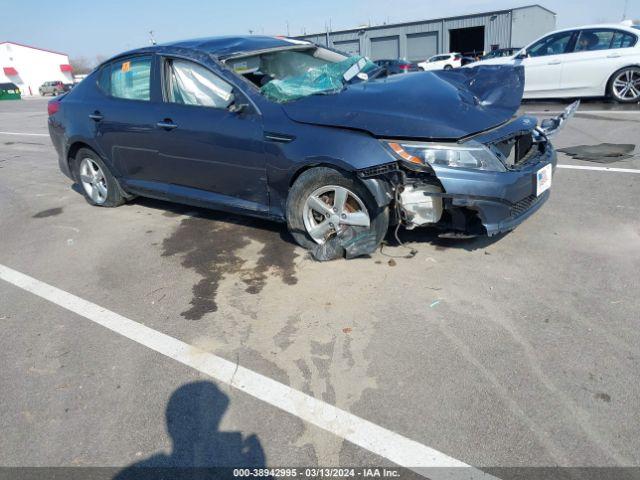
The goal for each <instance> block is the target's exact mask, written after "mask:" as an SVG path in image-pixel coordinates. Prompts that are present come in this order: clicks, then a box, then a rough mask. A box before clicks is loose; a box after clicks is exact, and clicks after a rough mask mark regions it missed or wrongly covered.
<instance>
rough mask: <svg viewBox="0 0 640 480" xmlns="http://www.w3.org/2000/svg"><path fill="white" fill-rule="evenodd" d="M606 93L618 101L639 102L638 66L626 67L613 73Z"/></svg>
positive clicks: (639, 81) (639, 71) (639, 80)
mask: <svg viewBox="0 0 640 480" xmlns="http://www.w3.org/2000/svg"><path fill="white" fill-rule="evenodd" d="M608 93H609V95H611V97H612V98H613V99H614V100H616V101H617V102H620V103H637V102H640V68H639V67H627V68H623V69H622V70H618V71H617V72H616V73H614V74H613V76H612V77H611V80H610V81H609V92H608Z"/></svg>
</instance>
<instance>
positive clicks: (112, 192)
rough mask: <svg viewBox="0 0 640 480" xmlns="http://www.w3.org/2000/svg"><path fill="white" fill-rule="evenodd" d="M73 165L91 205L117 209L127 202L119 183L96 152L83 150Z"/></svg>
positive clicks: (83, 192)
mask: <svg viewBox="0 0 640 480" xmlns="http://www.w3.org/2000/svg"><path fill="white" fill-rule="evenodd" d="M73 163H74V168H73V172H74V177H75V179H76V182H78V184H79V185H80V188H81V189H82V194H83V195H84V198H85V199H86V200H87V202H89V203H90V204H91V205H95V206H99V207H117V206H118V205H122V204H123V203H124V202H125V199H124V197H123V196H122V193H121V190H120V186H119V185H118V181H117V180H116V179H115V177H114V176H113V175H111V172H109V169H108V168H107V166H106V165H105V164H104V162H103V161H102V159H101V158H100V157H99V156H98V155H97V154H96V153H95V152H94V151H92V150H89V149H88V148H81V149H80V150H78V153H77V154H76V156H75V158H74V161H73Z"/></svg>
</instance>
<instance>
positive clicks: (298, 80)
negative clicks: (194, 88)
mask: <svg viewBox="0 0 640 480" xmlns="http://www.w3.org/2000/svg"><path fill="white" fill-rule="evenodd" d="M227 63H228V64H229V66H230V67H231V68H232V69H233V70H234V71H235V72H236V73H239V74H241V75H243V76H244V77H245V78H247V79H248V80H250V81H251V82H253V83H254V84H256V85H257V86H258V87H259V88H260V91H261V92H262V94H263V95H264V96H265V97H267V98H268V99H269V100H271V101H274V102H278V103H282V102H290V101H292V100H297V99H299V98H303V97H307V96H309V95H318V94H331V93H337V92H339V91H341V90H342V89H343V88H344V86H345V84H346V83H348V82H349V81H351V80H353V79H354V78H356V77H358V76H360V77H361V78H362V79H363V80H365V79H366V78H367V77H366V76H363V75H362V74H363V73H366V72H371V71H372V70H374V69H378V68H379V67H378V66H377V65H375V64H374V63H372V62H371V61H369V60H367V59H365V58H363V57H347V56H345V55H342V54H339V53H337V52H333V51H331V50H327V49H324V48H308V49H304V50H280V51H275V52H268V53H263V54H260V55H253V56H249V57H242V58H235V59H231V60H229V61H228V62H227Z"/></svg>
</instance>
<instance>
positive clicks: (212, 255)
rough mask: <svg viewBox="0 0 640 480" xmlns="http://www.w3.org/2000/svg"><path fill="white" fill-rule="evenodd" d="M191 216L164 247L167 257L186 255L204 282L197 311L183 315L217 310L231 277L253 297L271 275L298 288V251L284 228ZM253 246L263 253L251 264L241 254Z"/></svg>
mask: <svg viewBox="0 0 640 480" xmlns="http://www.w3.org/2000/svg"><path fill="white" fill-rule="evenodd" d="M188 215H189V216H188V217H187V218H184V219H182V220H181V221H180V224H179V226H178V228H177V229H176V230H175V231H174V232H173V234H172V235H171V236H169V237H167V238H166V239H165V240H164V241H163V244H162V247H163V253H162V255H163V256H173V255H182V266H183V267H185V268H189V269H193V270H194V271H195V272H197V273H198V275H200V276H201V277H202V279H201V280H200V281H199V282H198V283H196V284H195V285H194V286H193V288H192V292H193V297H192V299H191V301H190V305H191V307H190V308H189V309H188V310H186V311H184V312H182V316H183V317H184V318H186V319H188V320H199V319H201V318H202V317H203V316H204V315H205V314H207V313H209V312H215V311H217V310H218V305H217V303H216V293H217V290H218V286H219V285H220V282H221V281H222V279H223V278H224V277H225V276H228V275H238V276H239V277H240V279H241V281H242V282H243V283H244V284H245V290H246V292H248V293H250V294H258V293H260V292H261V291H262V289H263V287H264V286H265V284H266V282H267V280H268V278H269V277H270V276H275V277H279V278H280V279H281V281H282V282H283V283H284V284H286V285H294V284H296V283H297V281H298V280H297V278H296V274H295V258H296V251H295V250H296V246H295V244H294V243H293V239H292V238H291V237H289V234H288V232H287V230H286V227H284V226H283V225H280V224H277V223H273V222H268V221H264V220H256V219H250V218H243V217H236V216H233V215H226V214H223V213H218V212H209V211H204V210H197V211H193V210H192V211H190V212H189V213H188ZM166 216H175V213H170V212H167V213H166ZM252 241H255V242H258V243H260V244H261V245H262V248H261V250H260V251H259V252H258V258H257V260H255V261H254V262H249V261H248V260H247V259H244V258H242V257H241V256H239V255H238V251H239V250H241V249H242V248H244V247H246V246H248V245H249V244H250V243H251V242H252ZM247 264H250V265H252V266H251V267H249V266H248V265H247Z"/></svg>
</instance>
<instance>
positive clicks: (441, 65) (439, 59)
mask: <svg viewBox="0 0 640 480" xmlns="http://www.w3.org/2000/svg"><path fill="white" fill-rule="evenodd" d="M461 66H462V54H460V53H443V54H441V55H434V56H433V57H429V58H428V59H426V60H425V61H424V62H420V63H418V67H419V68H421V69H422V70H451V69H452V68H460V67H461Z"/></svg>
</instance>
